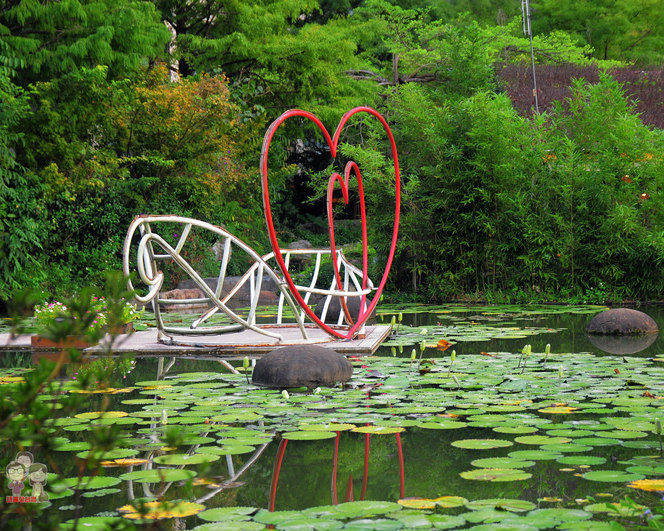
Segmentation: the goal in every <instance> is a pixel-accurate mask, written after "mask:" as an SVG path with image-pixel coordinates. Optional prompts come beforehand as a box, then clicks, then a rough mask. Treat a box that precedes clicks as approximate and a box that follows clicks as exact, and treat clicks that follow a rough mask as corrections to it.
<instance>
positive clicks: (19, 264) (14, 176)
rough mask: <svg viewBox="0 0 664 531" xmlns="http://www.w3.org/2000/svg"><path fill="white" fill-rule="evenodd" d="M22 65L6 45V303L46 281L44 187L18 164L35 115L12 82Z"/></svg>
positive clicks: (1, 146) (1, 89)
mask: <svg viewBox="0 0 664 531" xmlns="http://www.w3.org/2000/svg"><path fill="white" fill-rule="evenodd" d="M16 66H19V67H20V66H21V61H20V60H17V59H16V58H15V57H14V56H13V55H11V51H10V50H7V46H6V45H5V44H4V43H3V42H2V41H0V301H2V300H6V299H7V298H8V297H9V295H10V294H11V292H12V291H13V290H16V289H19V288H20V287H25V286H30V285H31V286H35V285H36V284H37V283H38V281H39V280H40V279H41V278H42V274H41V270H40V266H39V262H38V260H36V255H37V253H38V251H39V250H40V249H41V241H40V240H41V236H42V235H43V233H42V227H40V217H41V216H40V208H39V204H38V202H37V190H38V186H37V184H36V183H35V180H34V178H33V176H32V175H31V174H30V173H28V172H26V170H25V168H24V167H22V166H21V165H20V164H19V163H18V162H17V160H16V150H17V148H18V147H19V145H20V144H21V143H22V141H23V135H22V134H21V133H20V132H17V131H16V126H17V124H19V122H20V121H21V119H22V118H24V117H25V116H27V115H28V113H29V106H28V100H27V98H26V95H25V94H24V93H23V92H22V91H21V89H20V88H19V87H17V86H16V85H14V83H13V82H12V79H11V75H12V74H13V73H14V67H16Z"/></svg>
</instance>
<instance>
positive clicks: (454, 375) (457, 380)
mask: <svg viewBox="0 0 664 531" xmlns="http://www.w3.org/2000/svg"><path fill="white" fill-rule="evenodd" d="M452 379H453V380H454V383H455V384H457V387H461V384H460V383H459V379H458V378H457V376H456V374H453V375H452Z"/></svg>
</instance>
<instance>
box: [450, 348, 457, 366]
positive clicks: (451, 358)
mask: <svg viewBox="0 0 664 531" xmlns="http://www.w3.org/2000/svg"><path fill="white" fill-rule="evenodd" d="M455 359H456V350H453V351H452V354H451V355H450V361H451V362H452V363H454V360H455Z"/></svg>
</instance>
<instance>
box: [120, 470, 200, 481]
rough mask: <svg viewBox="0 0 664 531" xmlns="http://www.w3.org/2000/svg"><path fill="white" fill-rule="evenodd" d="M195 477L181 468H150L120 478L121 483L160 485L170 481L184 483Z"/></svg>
mask: <svg viewBox="0 0 664 531" xmlns="http://www.w3.org/2000/svg"><path fill="white" fill-rule="evenodd" d="M194 476H196V472H194V471H193V470H185V469H181V468H151V469H148V470H134V471H132V472H126V473H124V474H122V475H121V476H120V479H121V480H123V481H126V480H131V481H136V482H138V483H161V482H171V481H186V480H189V479H192V478H193V477H194Z"/></svg>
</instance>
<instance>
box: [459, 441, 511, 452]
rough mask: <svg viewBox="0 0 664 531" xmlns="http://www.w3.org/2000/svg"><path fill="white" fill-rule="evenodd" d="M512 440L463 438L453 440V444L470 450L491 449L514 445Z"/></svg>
mask: <svg viewBox="0 0 664 531" xmlns="http://www.w3.org/2000/svg"><path fill="white" fill-rule="evenodd" d="M513 444H514V443H513V442H512V441H506V440H503V439H461V440H458V441H453V442H452V446H455V447H456V448H465V449H469V450H491V449H493V448H505V447H507V446H512V445H513Z"/></svg>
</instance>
